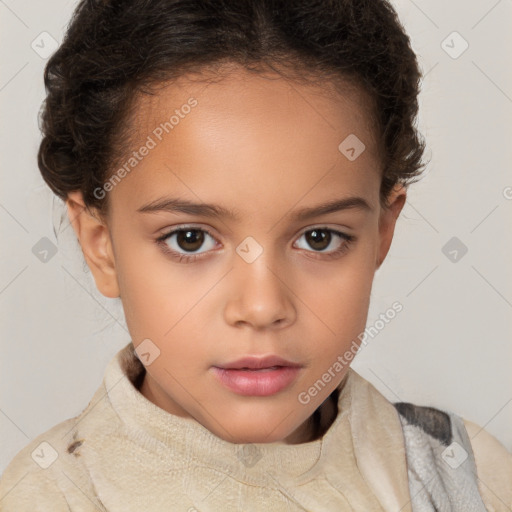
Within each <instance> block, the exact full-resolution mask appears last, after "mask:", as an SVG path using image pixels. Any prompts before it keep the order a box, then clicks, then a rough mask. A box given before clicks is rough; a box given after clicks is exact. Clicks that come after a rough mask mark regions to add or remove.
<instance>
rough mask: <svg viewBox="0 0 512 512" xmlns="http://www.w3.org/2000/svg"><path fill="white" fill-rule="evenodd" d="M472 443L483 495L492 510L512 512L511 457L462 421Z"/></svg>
mask: <svg viewBox="0 0 512 512" xmlns="http://www.w3.org/2000/svg"><path fill="white" fill-rule="evenodd" d="M463 421H464V426H465V427H466V431H467V433H468V436H469V439H470V441H471V447H472V449H473V453H474V456H475V462H476V468H477V473H478V484H479V488H480V493H481V495H482V497H483V498H484V501H485V503H486V505H487V504H490V505H491V506H492V507H493V508H491V507H488V508H489V510H502V509H503V507H504V506H506V507H507V508H506V509H505V510H511V509H512V454H511V453H510V452H509V451H508V450H507V449H506V448H505V446H503V444H501V443H500V442H499V441H498V440H497V439H496V438H495V437H494V436H493V435H491V434H489V432H487V431H486V430H485V429H484V428H482V427H480V426H479V425H477V424H476V423H473V422H472V421H469V420H467V419H465V418H463Z"/></svg>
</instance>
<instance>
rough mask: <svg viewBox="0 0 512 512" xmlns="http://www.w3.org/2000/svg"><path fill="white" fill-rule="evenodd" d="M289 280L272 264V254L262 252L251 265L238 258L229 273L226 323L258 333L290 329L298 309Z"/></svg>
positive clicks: (280, 269) (273, 262)
mask: <svg viewBox="0 0 512 512" xmlns="http://www.w3.org/2000/svg"><path fill="white" fill-rule="evenodd" d="M288 279H289V278H288ZM288 279H287V276H285V275H284V272H283V270H282V268H280V266H277V265H276V262H275V261H271V255H270V251H263V253H262V254H261V255H260V256H259V257H258V258H257V259H256V260H255V261H253V262H252V263H247V262H246V261H244V260H243V259H242V258H238V259H237V260H236V261H235V264H234V268H233V270H232V271H231V272H230V281H231V282H230V287H229V291H228V293H229V299H228V301H227V303H226V307H225V319H226V322H227V323H228V324H229V325H232V326H235V327H241V326H244V325H249V326H251V327H252V328H254V329H258V330H261V329H276V328H284V327H286V326H289V325H291V324H292V323H293V322H294V321H295V319H296V308H295V306H294V302H293V297H294V296H295V295H294V293H293V291H292V290H291V287H290V285H289V281H288Z"/></svg>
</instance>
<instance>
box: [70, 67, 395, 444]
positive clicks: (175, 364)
mask: <svg viewBox="0 0 512 512" xmlns="http://www.w3.org/2000/svg"><path fill="white" fill-rule="evenodd" d="M273 78H274V79H273V80H269V79H267V78H263V77H257V76H255V75H249V74H248V73H246V72H243V71H237V72H235V73H234V74H233V75H231V76H230V77H229V78H228V79H226V80H224V81H221V82H219V83H213V84H210V85H208V86H206V85H205V83H200V82H195V83H194V82H189V81H186V80H185V79H183V80H182V81H181V82H180V83H179V84H174V85H172V86H169V87H168V88H167V89H164V90H162V91H161V92H160V93H159V94H158V96H157V97H155V98H153V100H152V103H151V104H150V102H149V101H147V100H145V103H144V105H142V104H141V105H140V109H139V113H138V114H137V116H136V119H137V123H138V127H139V129H140V133H139V135H140V138H139V143H138V144H137V145H136V147H134V148H133V149H134V150H136V151H138V152H139V157H140V161H139V160H137V162H138V163H137V165H136V166H135V167H133V168H132V169H131V171H130V172H129V173H128V174H127V175H126V176H125V177H124V178H123V179H122V180H121V182H120V183H118V184H117V185H116V186H115V187H114V188H113V189H112V191H110V192H109V194H110V200H111V210H110V218H109V221H108V229H109V230H110V236H111V239H110V237H109V236H108V235H107V233H108V231H106V230H105V231H104V232H101V234H99V233H100V231H95V233H97V236H98V238H97V239H96V241H93V240H94V239H93V237H91V242H90V244H89V242H88V239H86V237H85V236H83V235H82V236H83V241H82V248H83V250H84V253H86V258H87V261H88V263H89V266H90V267H91V270H92V271H93V273H94V276H95V279H96V283H97V285H98V288H99V289H100V291H102V293H104V294H105V295H107V296H111V297H116V296H118V295H120V296H121V300H122V303H123V307H124V311H125V315H126V320H127V325H128V328H129V331H130V335H131V337H132V340H133V343H134V345H135V346H136V347H137V346H138V345H139V344H140V343H141V342H142V341H143V340H147V339H149V340H151V342H150V343H149V344H148V342H147V341H146V342H145V343H146V344H148V345H146V348H148V347H149V352H150V353H151V356H150V357H151V358H153V357H155V354H156V349H155V348H151V347H154V346H156V347H158V350H159V351H160V354H159V355H158V357H156V358H155V359H154V360H153V361H152V362H151V364H149V365H147V371H148V373H147V375H146V380H145V382H144V385H143V388H142V392H143V394H144V395H145V396H146V397H147V398H148V399H150V400H152V401H153V402H154V403H156V404H157V405H158V406H160V407H161V408H163V409H165V410H167V411H169V412H171V413H173V414H176V415H180V416H184V417H190V416H191V417H193V418H195V419H196V420H197V421H199V422H200V423H201V424H202V425H204V426H205V427H206V428H208V429H209V430H210V431H212V432H214V433H215V434H216V435H218V436H219V437H221V438H224V439H226V440H229V441H232V442H273V441H280V440H287V438H289V439H291V438H292V436H291V434H292V433H293V432H295V434H297V432H300V428H299V427H300V426H301V425H302V424H303V422H304V421H305V420H306V419H307V418H308V417H309V416H310V415H311V414H312V413H313V412H314V410H315V409H316V408H317V407H318V406H319V405H320V404H321V403H322V401H323V400H325V399H326V398H327V396H328V395H329V394H330V393H331V392H332V391H333V390H334V388H335V387H336V386H338V384H339V383H340V381H341V380H342V378H343V377H344V375H345V374H346V371H347V370H348V365H346V364H345V365H342V366H343V367H342V368H341V369H340V367H339V365H335V362H336V361H337V360H338V356H343V354H344V353H345V352H346V351H347V350H349V349H350V347H351V346H352V347H353V342H354V340H355V341H356V342H357V343H358V344H359V340H358V335H360V334H361V333H362V332H363V331H364V329H365V324H366V319H367V313H368V307H369V298H370V291H371V287H372V281H373V277H374V272H375V270H376V269H377V268H378V266H379V264H380V263H381V262H382V260H383V259H384V257H385V256H386V253H387V251H388V248H389V244H390V243H391V238H392V234H393V229H394V225H395V220H396V217H397V216H398V214H399V212H400V209H401V207H402V205H403V200H404V199H405V192H404V190H403V189H401V190H398V192H397V193H396V194H395V195H393V197H392V200H393V201H394V202H393V203H392V207H391V209H389V210H383V209H381V207H380V205H379V187H380V180H381V177H380V161H379V158H378V155H377V153H376V150H375V148H376V144H375V139H374V138H373V134H372V133H371V130H370V126H369V124H368V118H367V115H366V113H365V112H364V110H363V109H362V106H361V103H360V102H361V101H363V98H362V97H356V96H355V95H354V93H348V92H347V95H345V96H343V97H335V96H331V97H328V96H327V95H325V94H322V93H321V91H320V90H315V89H312V88H310V87H306V86H302V85H297V84H292V85H291V84H290V83H289V82H287V81H285V80H284V79H280V78H279V79H278V78H276V77H273ZM190 98H194V99H195V100H197V105H195V106H190V108H189V107H188V106H186V107H183V106H184V105H192V104H195V103H193V101H192V100H191V101H190V102H189V99H190ZM175 111H177V112H175ZM172 115H175V117H174V118H173V120H172V122H173V123H174V126H173V128H172V130H169V125H168V126H167V130H168V133H166V131H165V130H162V127H161V123H165V122H166V121H169V119H170V118H171V116H172ZM178 120H179V121H178ZM159 126H160V130H158V127H159ZM157 134H159V136H157ZM350 134H355V135H356V136H357V138H358V139H360V140H361V141H362V142H363V143H364V144H365V146H366V149H365V150H364V151H363V152H362V153H361V154H360V155H359V156H358V157H357V158H356V159H355V160H353V161H351V160H349V159H348V158H347V156H345V154H343V153H342V152H340V150H339V149H338V146H339V145H340V143H341V142H342V141H343V140H344V139H345V138H346V137H348V136H349V135H350ZM148 136H150V138H151V139H152V142H153V143H154V144H153V143H152V142H150V139H148ZM159 138H160V139H161V140H159ZM143 145H146V146H147V147H148V148H149V150H148V151H147V155H146V156H142V155H141V153H142V152H145V151H142V152H141V151H139V148H140V147H141V146H143ZM153 146H154V147H153ZM357 150H358V148H357V146H356V152H357ZM347 154H350V152H349V153H347ZM355 154H356V155H357V153H355ZM139 157H138V158H139ZM128 158H129V155H128V156H127V161H128ZM132 163H133V162H132ZM127 167H128V168H130V166H129V165H127ZM356 197H357V198H360V199H359V200H358V202H356V203H355V206H353V207H351V208H345V209H341V210H338V211H333V212H331V213H324V214H320V215H316V216H314V217H308V218H298V217H297V212H299V211H301V210H303V209H306V208H312V207H317V206H319V205H323V204H325V203H328V202H331V201H338V200H342V199H347V198H356ZM171 198H173V199H180V200H182V201H188V202H190V203H195V204H198V205H202V206H203V208H202V209H201V211H202V213H199V214H195V213H194V211H195V208H192V207H191V208H190V209H189V211H188V212H185V211H180V212H178V211H174V212H173V211H165V210H157V211H149V212H141V211H139V210H140V209H141V208H143V207H144V206H145V205H149V204H151V203H154V202H156V201H158V202H161V201H165V200H170V199H171ZM365 203H366V205H367V207H364V204H365ZM206 204H208V205H218V206H219V207H221V208H223V209H225V210H229V211H231V212H236V214H237V215H238V217H237V219H236V220H235V219H232V218H230V217H229V216H224V215H220V216H217V215H216V214H212V212H213V210H212V209H210V208H208V209H206V208H204V206H205V205H206ZM362 205H363V206H362ZM198 209H199V208H198ZM203 210H204V211H203ZM80 217H84V216H80ZM96 227H98V226H96ZM178 227H182V228H186V229H187V230H188V231H189V234H188V237H187V236H186V234H187V231H184V232H182V233H181V234H180V233H178V234H175V235H172V236H170V237H169V238H168V239H167V241H166V242H165V241H164V242H161V243H160V245H159V244H157V243H156V239H157V238H158V237H160V236H162V235H163V234H165V233H168V232H169V231H171V229H176V228H178ZM85 229H87V228H85ZM330 229H332V230H336V231H340V232H342V233H344V234H346V235H349V236H351V237H354V239H353V241H352V242H350V243H348V242H347V241H346V240H345V239H344V238H343V237H340V236H339V235H337V234H335V233H334V232H332V231H328V230H330ZM192 230H193V231H192ZM197 230H207V231H208V232H209V233H211V235H210V234H208V233H207V232H203V231H197ZM315 230H316V231H315ZM91 232H92V228H91ZM329 236H330V239H329ZM201 237H203V238H201ZM98 240H100V243H98ZM103 243H104V245H102V244H103ZM111 244H112V245H111ZM164 247H168V248H169V250H171V251H176V252H177V253H179V254H172V253H166V252H165V250H164ZM337 250H339V251H338V252H336V251H337ZM180 254H181V255H186V254H189V255H190V254H195V255H196V256H197V258H196V259H195V260H193V261H188V262H187V261H186V260H182V261H180V260H179V257H180ZM109 258H110V260H109ZM267 355H276V356H279V357H281V358H283V359H286V360H288V361H290V362H293V363H296V364H297V365H299V368H298V369H295V370H290V369H288V370H283V369H277V370H275V369H274V370H267V371H262V370H260V371H256V370H252V371H245V372H244V371H242V370H241V371H238V372H236V371H232V370H231V371H227V372H226V374H227V375H231V376H232V379H231V384H229V383H228V382H227V381H223V380H222V379H221V378H220V377H219V375H220V373H222V372H219V371H218V370H216V369H215V368H216V367H225V366H226V365H228V364H229V363H230V362H233V361H235V360H237V359H239V358H242V357H246V356H254V357H257V358H260V357H262V356H267ZM143 360H144V358H143ZM267 366H268V365H267ZM326 372H330V377H331V378H330V379H328V378H326V377H324V378H323V377H322V376H323V375H324V374H326ZM322 378H323V380H322ZM319 380H320V381H321V384H320V385H319V384H318V381H319ZM326 381H327V382H326ZM315 383H317V384H316V386H317V387H316V389H317V392H316V393H315V391H313V392H310V391H308V390H310V388H311V387H312V386H313V387H314V386H315ZM283 386H284V387H283ZM318 389H320V391H318Z"/></svg>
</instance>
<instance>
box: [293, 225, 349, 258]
mask: <svg viewBox="0 0 512 512" xmlns="http://www.w3.org/2000/svg"><path fill="white" fill-rule="evenodd" d="M301 239H304V240H305V241H306V244H303V246H302V247H301V244H300V243H299V245H298V247H299V249H306V250H307V251H308V252H309V253H310V254H311V255H315V253H317V254H318V257H320V256H322V257H324V258H325V257H328V258H330V257H337V256H339V255H341V254H342V253H344V252H345V251H347V250H348V247H349V245H350V244H351V243H352V242H353V241H354V240H355V236H354V235H347V234H345V233H342V232H341V231H337V230H336V229H331V228H327V227H317V228H314V229H309V230H308V231H304V232H303V233H302V235H301V236H300V237H299V241H300V240H301ZM297 243H298V242H297Z"/></svg>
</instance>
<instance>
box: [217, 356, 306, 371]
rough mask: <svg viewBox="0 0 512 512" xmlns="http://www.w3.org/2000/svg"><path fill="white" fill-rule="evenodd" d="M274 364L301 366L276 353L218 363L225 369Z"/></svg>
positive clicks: (270, 365) (257, 367) (262, 366)
mask: <svg viewBox="0 0 512 512" xmlns="http://www.w3.org/2000/svg"><path fill="white" fill-rule="evenodd" d="M272 366H293V367H299V366H301V365H300V364H297V363H294V362H292V361H287V360H286V359H283V358H282V357H279V356H276V355H269V356H264V357H259V356H246V357H241V358H240V359H237V360H236V361H231V362H229V363H226V364H223V365H218V366H217V367H218V368H223V369H225V370H235V369H236V370H240V369H242V368H250V369H261V368H270V367H272Z"/></svg>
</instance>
